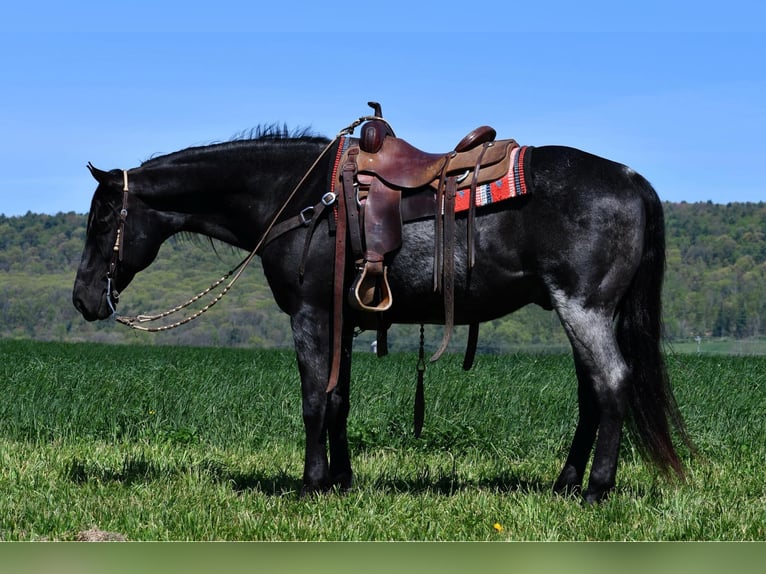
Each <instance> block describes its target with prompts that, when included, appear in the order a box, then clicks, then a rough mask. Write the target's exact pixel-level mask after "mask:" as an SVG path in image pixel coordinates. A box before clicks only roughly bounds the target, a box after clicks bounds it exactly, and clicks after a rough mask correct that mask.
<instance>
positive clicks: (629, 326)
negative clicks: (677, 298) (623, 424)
mask: <svg viewBox="0 0 766 574" xmlns="http://www.w3.org/2000/svg"><path fill="white" fill-rule="evenodd" d="M634 182H635V187H636V190H637V192H638V193H639V194H640V195H641V197H642V199H643V203H644V208H645V213H646V227H645V230H644V246H643V254H642V256H641V263H640V265H639V268H638V271H637V272H636V275H635V277H634V279H633V282H632V283H631V286H630V288H629V289H628V292H627V293H626V294H625V297H624V298H623V301H622V303H621V305H620V309H619V314H618V317H617V341H618V343H619V346H620V350H621V351H622V354H623V357H624V358H625V361H626V363H627V365H628V368H629V369H630V373H631V375H630V376H631V382H632V384H631V385H630V395H629V412H628V417H627V426H628V431H629V432H630V434H631V437H632V438H633V440H634V441H635V442H636V444H637V447H638V450H639V452H640V453H641V455H642V456H643V457H644V458H645V459H647V460H650V461H651V462H653V463H654V464H655V465H656V466H657V467H658V468H659V469H660V470H661V471H662V472H663V473H664V474H670V471H671V470H672V471H673V472H674V473H675V474H676V475H677V476H679V477H683V476H684V472H683V466H682V464H681V460H680V459H679V457H678V453H677V452H676V449H675V447H674V444H673V439H672V436H671V433H672V431H673V430H675V432H676V433H677V434H678V436H679V437H680V438H681V440H682V441H683V442H684V443H685V444H686V445H687V446H688V447H689V448H690V449H693V447H692V443H691V440H690V439H689V436H688V434H687V432H686V428H685V425H684V421H683V418H682V417H681V413H680V412H679V410H678V405H677V404H676V400H675V397H674V396H673V391H672V390H671V387H670V381H669V379H668V374H667V369H666V367H665V360H664V358H663V355H662V348H661V343H662V282H663V276H664V273H665V222H664V217H663V212H662V203H661V202H660V199H659V197H657V193H656V192H655V190H654V189H653V188H652V186H651V184H650V183H649V182H648V181H646V180H645V179H644V178H643V177H641V176H639V175H638V174H636V176H635V180H634Z"/></svg>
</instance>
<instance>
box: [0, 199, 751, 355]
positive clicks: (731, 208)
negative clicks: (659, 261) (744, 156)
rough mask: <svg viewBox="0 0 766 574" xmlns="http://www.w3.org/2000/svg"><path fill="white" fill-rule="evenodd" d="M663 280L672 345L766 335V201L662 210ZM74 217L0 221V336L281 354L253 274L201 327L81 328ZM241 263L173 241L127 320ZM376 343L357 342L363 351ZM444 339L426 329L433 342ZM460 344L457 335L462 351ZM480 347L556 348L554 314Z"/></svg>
mask: <svg viewBox="0 0 766 574" xmlns="http://www.w3.org/2000/svg"><path fill="white" fill-rule="evenodd" d="M664 207H665V219H666V230H667V242H668V250H667V261H668V270H667V275H666V283H665V297H664V308H665V325H666V332H667V336H668V337H669V338H670V339H671V340H689V339H693V338H695V337H697V336H701V337H731V338H752V337H762V336H764V335H766V324H765V323H764V321H766V295H765V294H764V290H763V285H764V283H766V203H763V202H761V203H757V204H753V203H732V204H728V205H720V204H713V203H665V204H664ZM85 224H86V216H85V215H83V214H76V213H60V214H57V215H40V214H32V213H29V214H27V215H25V216H21V217H5V216H1V215H0V337H14V338H34V339H42V340H57V341H102V342H122V343H130V342H141V343H157V344H178V345H226V346H260V347H283V346H291V345H292V335H291V333H290V329H289V320H288V318H287V316H285V315H284V314H282V313H281V312H280V311H279V309H278V308H277V307H276V305H275V304H274V302H273V300H272V297H271V293H270V290H269V288H268V286H267V284H266V281H265V279H264V277H263V274H262V273H261V271H260V265H259V264H258V262H257V260H256V263H255V264H254V265H253V266H252V267H251V268H250V269H248V270H247V271H246V272H245V275H244V276H243V278H242V279H241V280H240V282H239V283H238V284H237V285H236V286H235V288H234V289H233V290H232V291H231V293H230V295H228V296H227V297H226V298H224V300H223V301H222V302H221V303H220V304H218V305H217V306H216V307H215V308H214V309H212V310H211V311H210V312H208V313H207V314H205V315H204V316H203V318H201V319H199V320H198V321H196V322H194V323H192V324H190V325H186V326H184V327H181V328H180V329H176V330H174V331H171V332H168V333H160V334H144V333H135V332H133V331H130V330H128V329H126V328H124V327H122V326H120V325H116V324H114V323H112V322H100V323H87V322H85V321H84V320H83V319H82V318H81V317H80V315H79V314H78V313H77V311H76V310H75V309H74V307H73V306H72V303H71V290H72V284H73V281H74V276H75V272H76V269H77V265H78V263H79V259H80V254H81V251H82V247H83V243H84V236H85ZM243 255H244V254H243V253H242V252H240V251H238V250H235V249H233V248H231V247H229V246H225V245H222V244H217V243H216V244H215V245H214V246H211V244H210V242H209V241H207V240H206V239H200V240H193V239H188V238H187V239H184V238H181V239H171V240H170V241H168V242H167V243H166V244H165V245H164V246H163V248H162V249H161V251H160V255H159V256H158V258H157V261H155V263H154V264H153V265H152V266H151V267H150V268H149V269H147V270H146V271H144V272H142V273H141V274H140V275H138V276H137V278H136V279H135V280H134V282H133V284H131V286H130V287H129V288H128V289H127V290H126V291H125V293H124V295H123V301H122V305H121V309H120V310H121V311H122V312H125V313H126V314H135V313H138V312H151V311H159V310H164V309H165V308H169V307H172V306H174V305H176V304H178V303H180V302H182V301H185V300H187V299H188V298H189V297H190V296H191V295H193V294H194V293H197V292H198V291H200V290H202V289H203V288H205V287H207V286H208V285H209V284H210V283H211V282H212V281H213V280H215V279H217V278H218V277H220V276H221V275H223V273H224V272H226V271H227V270H229V269H230V268H231V267H233V266H234V265H235V264H236V263H237V262H239V261H240V259H241V258H242V257H243ZM372 339H373V335H372V334H371V333H370V334H362V335H361V336H360V337H359V339H358V340H359V345H360V346H361V347H362V348H364V347H365V346H367V345H369V342H370V341H371V340H372ZM439 339H440V328H439V327H430V328H429V331H428V339H427V340H428V341H429V342H431V343H432V344H433V345H435V344H436V343H438V340H439ZM464 340H465V338H464V337H463V336H462V332H461V331H459V332H458V335H457V336H456V337H455V342H454V343H453V347H454V349H456V350H458V349H460V348H461V347H462V345H463V344H464ZM416 341H417V332H416V329H415V328H413V327H411V326H410V327H398V326H395V327H394V328H393V329H392V331H391V332H390V342H391V346H392V348H393V349H394V350H403V349H410V348H414V346H415V345H416ZM480 341H481V349H482V350H483V351H484V352H501V351H503V352H505V351H510V350H514V349H519V348H528V347H530V346H536V347H539V348H548V347H550V348H563V347H565V346H566V344H567V343H566V339H565V337H564V334H563V331H562V329H561V327H560V325H559V323H558V319H557V318H556V316H555V314H553V313H550V312H546V311H543V310H541V309H538V308H536V307H527V308H525V309H522V310H521V311H519V312H518V313H515V314H513V315H511V316H509V317H506V318H503V319H500V320H497V321H493V322H491V323H489V324H486V325H483V326H482V329H481V337H480Z"/></svg>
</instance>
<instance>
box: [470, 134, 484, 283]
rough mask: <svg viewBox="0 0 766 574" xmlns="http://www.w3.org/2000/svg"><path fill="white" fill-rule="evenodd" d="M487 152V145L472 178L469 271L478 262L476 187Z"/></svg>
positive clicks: (477, 159)
mask: <svg viewBox="0 0 766 574" xmlns="http://www.w3.org/2000/svg"><path fill="white" fill-rule="evenodd" d="M486 151H487V144H484V145H483V146H482V149H481V153H479V157H477V158H476V167H475V168H474V170H473V177H472V178H471V191H470V201H469V203H468V269H469V270H471V269H473V266H474V263H475V262H476V242H475V239H476V237H475V232H474V228H475V227H474V225H475V221H476V185H477V184H478V182H479V169H480V168H481V161H482V159H483V158H484V152H486Z"/></svg>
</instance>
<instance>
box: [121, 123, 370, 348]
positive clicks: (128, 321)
mask: <svg viewBox="0 0 766 574" xmlns="http://www.w3.org/2000/svg"><path fill="white" fill-rule="evenodd" d="M370 119H381V118H379V117H377V116H363V117H360V118H359V119H357V120H355V121H354V122H352V123H351V124H349V125H348V126H346V127H345V128H343V129H342V130H341V131H339V132H338V134H337V135H336V136H335V137H334V138H333V139H332V141H331V142H330V143H328V144H327V145H326V146H325V148H324V149H323V150H322V152H321V153H320V154H319V155H318V156H317V158H316V160H314V163H313V164H311V167H309V169H308V171H306V173H305V174H304V176H303V177H302V178H301V180H300V181H299V182H298V183H297V185H296V186H295V187H294V188H293V190H292V191H291V192H290V195H288V197H287V199H286V200H285V201H284V203H283V204H282V206H281V207H280V208H279V209H278V210H277V211H276V213H275V214H274V215H273V216H272V218H271V220H270V223H269V225H268V226H267V227H266V229H265V231H264V232H263V234H262V235H261V239H260V240H259V241H258V244H257V245H256V246H255V248H254V249H253V250H252V251H251V252H250V253H249V254H248V256H247V257H245V258H244V259H243V260H242V261H241V262H240V263H239V264H238V265H236V266H235V267H234V268H233V269H232V270H231V271H229V272H228V273H226V274H225V275H224V276H223V277H221V278H220V279H218V280H217V281H215V282H214V283H213V284H211V285H210V287H208V288H207V289H204V290H203V291H200V292H199V293H197V294H196V295H195V296H194V297H192V298H191V299H189V300H188V301H186V302H185V303H182V304H180V305H177V306H175V307H173V308H172V309H168V310H167V311H163V312H162V313H157V314H155V315H148V314H142V315H136V316H132V317H131V316H125V315H117V314H116V313H115V314H114V315H113V317H114V320H115V321H117V322H118V323H120V324H122V325H125V326H127V327H130V328H131V329H134V330H136V331H144V332H149V333H159V332H162V331H169V330H171V329H175V328H176V327H180V326H181V325H186V324H187V323H191V322H192V321H194V320H195V319H197V318H199V317H200V316H201V315H202V314H204V313H205V312H206V311H208V310H209V309H210V308H211V307H213V306H214V305H215V304H216V303H218V302H219V301H220V300H221V299H223V297H224V296H225V295H226V294H227V293H228V292H229V291H230V290H231V288H232V287H233V286H234V284H235V283H236V282H237V280H238V279H239V278H240V277H241V276H242V273H243V272H244V271H245V269H246V268H247V267H248V265H250V263H251V262H252V260H253V259H254V258H255V256H256V255H257V253H258V251H259V250H260V249H261V246H262V245H263V242H264V240H265V239H266V237H267V236H268V234H269V232H270V231H271V229H272V228H273V227H274V225H276V222H277V220H278V219H279V217H280V216H281V215H282V213H284V211H285V209H287V206H288V205H289V204H290V202H291V201H292V199H293V198H294V197H295V194H296V193H298V190H300V188H301V187H302V186H303V184H304V183H305V182H306V180H307V179H308V177H309V175H311V173H312V172H313V171H314V169H316V166H317V165H318V164H319V162H320V161H321V159H322V158H323V157H324V156H325V154H326V153H327V152H328V151H329V149H330V148H331V147H332V146H333V144H335V142H337V141H338V139H339V138H340V137H341V136H346V135H350V134H352V133H353V132H354V129H355V128H356V127H357V126H359V125H361V124H362V123H363V122H365V121H367V120H370ZM125 179H126V183H125V187H126V188H127V171H126V172H125ZM232 275H234V277H233V278H232V279H231V281H229V283H228V284H227V285H226V286H225V287H224V288H223V289H222V290H221V291H220V292H219V293H218V294H216V295H215V297H213V299H212V300H211V301H210V303H208V304H207V305H205V306H204V307H202V308H200V309H198V310H197V311H195V312H194V313H192V314H191V315H188V316H186V317H184V318H183V319H181V320H179V321H176V322H175V323H169V324H167V325H160V326H157V327H147V326H144V325H143V324H142V323H150V322H153V321H159V320H161V319H165V318H166V317H169V316H170V315H173V314H175V313H177V312H179V311H182V310H183V309H186V308H187V307H189V306H190V305H192V304H194V303H196V302H197V301H199V300H200V299H202V298H203V297H205V296H206V295H208V294H209V293H210V292H211V291H213V290H214V289H216V288H217V287H218V286H219V285H221V284H222V283H223V282H224V281H226V280H227V279H228V278H229V277H231V276H232ZM107 297H109V295H107Z"/></svg>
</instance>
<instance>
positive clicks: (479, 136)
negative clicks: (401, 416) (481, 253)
mask: <svg viewBox="0 0 766 574" xmlns="http://www.w3.org/2000/svg"><path fill="white" fill-rule="evenodd" d="M371 105H372V104H371ZM373 108H374V109H375V112H376V113H375V117H373V118H372V119H369V120H368V121H367V122H366V123H364V125H363V126H362V128H361V137H360V139H359V141H358V144H357V145H352V146H351V147H349V149H348V150H346V152H345V154H344V157H343V158H342V159H341V162H340V163H341V165H343V170H342V173H341V175H340V178H339V180H340V181H339V183H340V184H342V188H343V193H344V195H345V199H346V203H347V205H348V206H349V209H348V221H349V236H350V243H351V249H352V251H353V254H354V258H355V262H356V269H357V274H356V277H355V279H354V281H353V283H352V286H351V291H350V293H349V303H350V304H351V306H352V307H354V308H356V309H358V310H361V311H367V312H384V311H387V310H389V309H390V308H391V306H392V304H393V294H392V293H391V288H390V285H389V282H388V274H387V256H389V254H391V253H393V252H394V251H396V250H397V249H398V248H399V247H400V246H401V241H402V198H403V195H404V196H405V197H406V196H407V195H408V194H414V193H415V190H419V191H420V190H422V189H423V188H426V189H430V190H431V191H432V192H433V193H432V196H433V204H434V205H432V206H431V207H430V209H431V210H432V213H433V214H434V220H435V230H434V231H435V242H434V270H433V277H434V290H435V291H437V292H440V293H442V294H443V296H444V307H445V309H444V315H445V334H444V338H443V340H442V344H441V346H440V348H439V350H438V351H437V352H436V353H435V354H434V355H433V356H432V357H431V360H432V361H434V360H436V359H438V358H439V357H440V356H441V354H442V353H443V352H444V350H446V348H447V344H448V343H449V340H450V336H451V333H452V328H453V325H454V312H453V311H454V267H455V264H454V256H455V255H454V246H455V196H456V193H457V190H458V189H461V190H462V189H467V190H469V193H470V201H469V212H468V258H469V261H468V266H469V268H470V267H472V266H473V263H474V251H475V250H474V244H475V241H474V237H473V235H474V232H473V228H474V218H475V213H474V212H475V194H476V187H477V186H478V185H480V184H483V183H487V182H490V181H496V180H498V179H501V178H502V177H503V176H505V175H506V174H507V173H508V170H509V166H510V162H511V151H512V150H513V149H514V148H516V147H518V144H517V143H516V141H514V140H512V139H509V140H501V141H495V136H496V132H495V130H494V129H493V128H491V127H489V126H481V127H478V128H476V129H475V130H473V131H471V132H470V133H469V134H468V135H466V136H465V137H464V138H463V139H461V140H460V142H459V143H458V144H457V145H456V146H455V149H454V150H453V151H450V152H447V153H427V152H424V151H422V150H420V149H418V148H416V147H414V146H413V145H411V144H409V143H408V142H406V141H405V140H403V139H401V138H398V137H396V136H395V135H394V133H393V130H392V129H391V127H390V125H389V124H388V122H386V121H385V120H384V119H383V118H382V115H381V113H380V107H379V106H377V107H375V106H373ZM354 205H356V206H358V208H359V209H358V210H356V209H354V208H353V206H354Z"/></svg>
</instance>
